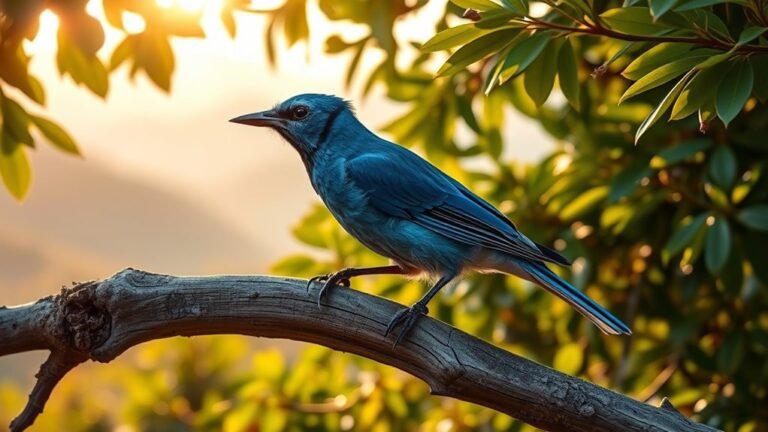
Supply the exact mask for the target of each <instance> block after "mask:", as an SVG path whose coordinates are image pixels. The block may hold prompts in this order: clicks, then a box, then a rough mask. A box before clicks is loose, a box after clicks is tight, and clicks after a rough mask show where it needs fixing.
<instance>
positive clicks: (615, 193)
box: [608, 159, 653, 203]
mask: <svg viewBox="0 0 768 432" xmlns="http://www.w3.org/2000/svg"><path fill="white" fill-rule="evenodd" d="M652 174H653V171H652V170H651V168H649V167H648V160H647V159H638V160H637V161H635V162H634V163H633V164H631V165H629V166H627V167H625V168H624V169H623V170H621V171H620V172H619V173H618V174H617V175H616V176H614V177H613V180H611V192H610V194H608V202H610V203H615V202H617V201H618V200H619V199H621V198H624V197H626V196H628V195H630V194H631V193H632V192H633V191H634V190H635V189H636V188H637V186H638V184H639V183H640V180H642V179H643V177H649V176H650V175H652Z"/></svg>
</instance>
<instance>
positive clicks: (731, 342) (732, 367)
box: [717, 330, 745, 374]
mask: <svg viewBox="0 0 768 432" xmlns="http://www.w3.org/2000/svg"><path fill="white" fill-rule="evenodd" d="M744 348H745V347H744V334H743V333H742V332H741V330H738V331H733V332H730V333H728V334H727V335H726V336H725V339H723V343H722V344H721V345H720V348H719V349H718V350H717V368H718V369H719V370H720V371H722V372H723V373H726V374H732V373H734V372H736V370H737V369H738V368H739V366H741V362H742V359H743V358H744Z"/></svg>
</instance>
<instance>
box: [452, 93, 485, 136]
mask: <svg viewBox="0 0 768 432" xmlns="http://www.w3.org/2000/svg"><path fill="white" fill-rule="evenodd" d="M456 108H457V109H458V111H459V114H460V115H461V118H462V119H464V123H466V124H467V126H469V127H470V129H472V130H473V131H475V133H478V134H482V133H483V129H482V128H481V127H480V124H479V123H478V122H477V117H475V112H474V111H473V110H472V100H471V99H470V97H469V96H468V95H463V96H457V97H456Z"/></svg>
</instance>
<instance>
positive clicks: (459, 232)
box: [347, 146, 569, 265]
mask: <svg viewBox="0 0 768 432" xmlns="http://www.w3.org/2000/svg"><path fill="white" fill-rule="evenodd" d="M402 172H407V173H408V175H407V176H404V175H400V174H399V173H402ZM347 174H348V176H349V178H350V179H351V180H352V181H353V182H354V184H355V185H356V186H357V187H359V188H360V189H362V190H363V191H364V192H365V194H366V196H367V197H368V200H369V203H370V204H371V205H372V206H374V207H375V208H377V209H378V210H379V211H381V212H383V213H386V214H388V215H390V216H394V217H399V218H404V219H409V220H412V221H414V222H415V223H417V224H419V225H422V226H424V227H425V228H428V229H430V230H432V231H434V232H436V233H439V234H441V235H444V236H445V237H448V238H451V239H453V240H456V241H459V242H463V243H466V244H469V245H472V246H482V247H487V248H490V249H495V250H498V251H501V252H506V253H509V254H511V255H515V256H518V257H521V258H527V259H531V260H542V261H548V262H553V263H557V264H561V265H568V264H569V263H568V261H567V260H566V259H565V258H563V257H561V256H560V255H559V254H557V253H556V252H554V251H552V250H551V249H548V248H545V249H541V248H540V247H539V245H537V244H536V243H535V242H533V241H531V240H530V239H528V238H527V237H526V236H525V235H523V234H522V233H520V232H519V231H518V230H517V228H515V226H514V224H513V223H512V222H511V221H510V220H509V219H508V218H507V217H506V216H504V215H503V214H502V213H501V212H500V211H498V210H497V209H496V208H495V207H493V206H492V205H490V204H488V203H487V202H486V201H484V200H483V199H482V198H480V197H478V196H477V195H475V194H474V193H472V192H471V191H470V190H469V189H467V188H466V187H464V186H463V185H461V184H460V183H458V182H457V181H455V180H453V179H452V178H450V177H448V176H447V175H445V174H443V173H442V172H441V171H440V170H438V169H437V168H435V167H434V166H432V165H431V164H429V163H428V162H426V161H425V160H423V159H421V158H419V157H418V156H416V155H415V154H413V153H411V152H410V151H408V150H406V149H404V148H402V147H399V146H397V150H394V151H392V152H388V153H369V154H366V155H364V156H360V157H357V158H354V159H352V160H350V161H348V163H347Z"/></svg>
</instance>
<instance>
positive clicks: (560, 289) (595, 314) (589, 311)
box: [519, 261, 632, 335]
mask: <svg viewBox="0 0 768 432" xmlns="http://www.w3.org/2000/svg"><path fill="white" fill-rule="evenodd" d="M519 265H520V267H522V269H523V270H525V271H526V272H528V274H529V275H530V276H531V278H533V279H534V281H536V282H538V283H539V285H541V286H542V287H544V288H546V289H547V290H548V291H550V292H552V293H553V294H555V295H557V296H558V297H560V298H561V299H563V300H565V301H566V302H568V304H570V305H571V306H573V307H574V308H575V309H576V310H577V311H579V312H580V313H581V314H583V315H584V316H586V317H587V318H589V319H590V320H591V321H592V322H593V323H595V325H596V326H598V327H599V328H600V330H602V331H603V332H604V333H607V334H614V335H621V334H626V335H629V334H632V330H630V329H629V327H627V325H626V324H624V323H623V322H621V320H619V319H618V318H616V317H615V316H613V314H611V313H610V312H608V311H607V310H605V309H604V308H603V307H602V306H600V305H599V304H597V303H595V302H594V300H592V299H591V298H589V297H587V296H586V294H584V293H582V292H581V291H579V290H578V289H576V288H575V287H573V286H572V285H571V284H569V283H568V282H566V281H564V280H563V279H562V278H560V276H558V275H556V274H555V273H554V272H552V270H550V269H549V268H547V266H546V265H544V264H543V263H538V262H530V261H527V262H522V263H519Z"/></svg>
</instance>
